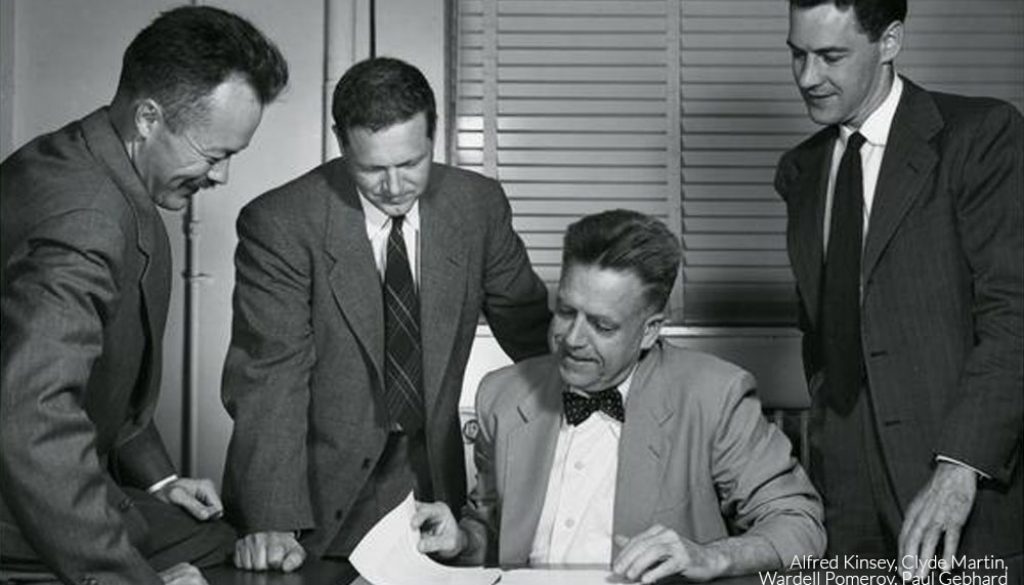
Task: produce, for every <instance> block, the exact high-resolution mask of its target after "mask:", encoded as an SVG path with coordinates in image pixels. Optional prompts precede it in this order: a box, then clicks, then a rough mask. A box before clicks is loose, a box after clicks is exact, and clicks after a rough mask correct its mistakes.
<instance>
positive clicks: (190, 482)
mask: <svg viewBox="0 0 1024 585" xmlns="http://www.w3.org/2000/svg"><path fill="white" fill-rule="evenodd" d="M153 496H155V497H156V499H158V500H160V501H161V502H163V503H165V504H177V505H179V506H181V507H182V508H185V509H186V510H188V513H189V514H192V516H193V517H194V518H195V519H196V520H199V521H204V520H211V519H215V518H220V517H221V515H223V514H224V505H223V504H221V502H220V496H218V495H217V488H215V487H214V486H213V482H212V481H210V480H208V479H192V478H190V477H179V478H178V479H175V480H174V481H172V482H170V483H168V484H167V485H165V486H163V487H162V488H160V489H159V490H157V491H156V492H154V493H153Z"/></svg>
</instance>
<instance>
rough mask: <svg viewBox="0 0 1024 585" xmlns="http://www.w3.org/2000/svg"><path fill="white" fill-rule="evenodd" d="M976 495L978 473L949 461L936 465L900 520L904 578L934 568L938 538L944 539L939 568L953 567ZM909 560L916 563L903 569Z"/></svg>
mask: <svg viewBox="0 0 1024 585" xmlns="http://www.w3.org/2000/svg"><path fill="white" fill-rule="evenodd" d="M977 492H978V474H977V473H976V472H975V471H974V470H973V469H971V468H969V467H964V466H963V465H958V464H956V463H951V462H948V461H940V462H939V463H938V465H937V466H936V467H935V472H934V473H932V477H931V479H929V480H928V483H927V484H926V485H925V486H924V488H923V489H921V491H920V492H918V494H917V495H916V496H915V497H914V500H913V501H912V502H911V503H910V507H909V508H908V509H907V516H906V517H905V518H904V519H903V528H902V529H901V530H900V541H899V546H900V554H899V558H900V559H901V561H900V569H901V572H903V573H904V579H906V578H909V577H914V576H916V577H919V578H924V577H925V576H927V575H928V573H929V572H930V570H929V567H932V566H935V565H934V564H933V559H934V557H935V549H936V547H937V545H938V543H939V537H943V541H942V563H943V564H942V565H941V566H943V567H946V568H949V567H951V566H952V561H953V555H955V554H956V549H957V547H958V546H959V545H960V530H961V529H962V528H963V525H964V523H966V522H967V517H968V516H969V515H970V513H971V507H972V506H973V505H974V497H975V495H976V494H977ZM909 558H912V559H914V560H915V561H916V563H915V564H913V565H912V566H905V565H904V562H903V559H909ZM907 564H909V563H907ZM908 573H909V574H908Z"/></svg>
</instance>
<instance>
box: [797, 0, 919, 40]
mask: <svg viewBox="0 0 1024 585" xmlns="http://www.w3.org/2000/svg"><path fill="white" fill-rule="evenodd" d="M822 4H832V5H834V6H835V7H836V8H838V9H840V10H847V9H848V8H850V7H851V6H852V7H853V14H854V16H856V17H857V23H858V24H860V28H861V30H863V31H864V32H865V33H867V35H868V40H870V41H871V42H872V43H873V42H875V41H877V40H878V39H879V38H881V36H882V33H883V32H885V29H886V28H887V27H888V26H889V25H890V24H892V23H893V22H894V21H897V20H898V21H900V22H903V21H904V20H906V19H907V0H789V7H790V8H814V7H815V6H820V5H822Z"/></svg>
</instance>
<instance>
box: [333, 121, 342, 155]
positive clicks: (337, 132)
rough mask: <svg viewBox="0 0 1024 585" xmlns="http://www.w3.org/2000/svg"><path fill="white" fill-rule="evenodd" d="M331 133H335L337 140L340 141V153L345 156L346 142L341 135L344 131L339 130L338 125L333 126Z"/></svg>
mask: <svg viewBox="0 0 1024 585" xmlns="http://www.w3.org/2000/svg"><path fill="white" fill-rule="evenodd" d="M331 132H333V133H334V138H335V140H337V141H338V151H339V152H341V154H342V156H344V155H345V140H344V137H343V136H342V135H341V133H342V130H340V129H339V128H338V125H337V124H331Z"/></svg>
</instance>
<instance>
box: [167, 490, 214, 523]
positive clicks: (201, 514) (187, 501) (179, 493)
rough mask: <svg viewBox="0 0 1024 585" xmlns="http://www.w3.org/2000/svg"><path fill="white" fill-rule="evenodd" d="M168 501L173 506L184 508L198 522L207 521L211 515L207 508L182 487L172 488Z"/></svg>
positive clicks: (168, 493) (168, 494)
mask: <svg viewBox="0 0 1024 585" xmlns="http://www.w3.org/2000/svg"><path fill="white" fill-rule="evenodd" d="M167 499H168V500H170V502H171V503H172V504H175V505H177V506H180V507H182V508H184V509H185V510H186V511H187V512H188V513H189V514H191V515H192V517H193V518H195V519H197V520H206V519H207V518H208V517H209V515H210V513H209V512H208V511H207V509H206V506H205V505H203V503H202V502H200V501H199V500H197V499H196V498H195V496H194V495H192V493H191V492H189V491H187V490H186V489H185V488H183V487H181V486H174V487H172V488H171V489H170V491H168V492H167Z"/></svg>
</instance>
